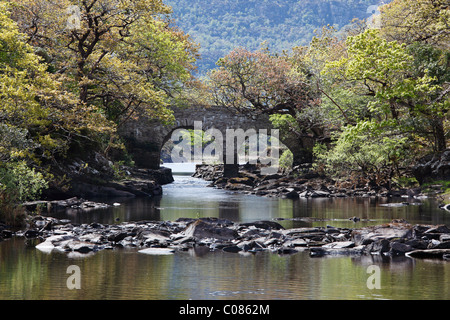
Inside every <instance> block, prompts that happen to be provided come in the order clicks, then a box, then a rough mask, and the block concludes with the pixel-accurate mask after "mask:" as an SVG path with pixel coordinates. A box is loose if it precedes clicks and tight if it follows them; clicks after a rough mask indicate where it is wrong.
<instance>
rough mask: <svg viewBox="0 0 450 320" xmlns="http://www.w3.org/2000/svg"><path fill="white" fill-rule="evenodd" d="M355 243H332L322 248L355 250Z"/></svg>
mask: <svg viewBox="0 0 450 320" xmlns="http://www.w3.org/2000/svg"><path fill="white" fill-rule="evenodd" d="M354 246H355V243H354V242H353V241H337V242H332V243H327V244H325V245H323V246H322V248H326V249H345V248H353V247H354Z"/></svg>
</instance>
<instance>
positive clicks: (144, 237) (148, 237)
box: [127, 229, 170, 243]
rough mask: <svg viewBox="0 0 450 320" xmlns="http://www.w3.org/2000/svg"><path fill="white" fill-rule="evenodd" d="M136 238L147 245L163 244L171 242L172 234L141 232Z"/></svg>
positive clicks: (150, 231) (156, 231) (154, 231)
mask: <svg viewBox="0 0 450 320" xmlns="http://www.w3.org/2000/svg"><path fill="white" fill-rule="evenodd" d="M127 234H128V233H127ZM136 238H137V239H139V240H141V241H144V242H145V243H151V242H162V241H167V240H170V232H168V231H162V230H151V229H147V230H141V231H139V232H138V233H137V236H136Z"/></svg>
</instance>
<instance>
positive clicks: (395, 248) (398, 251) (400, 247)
mask: <svg viewBox="0 0 450 320" xmlns="http://www.w3.org/2000/svg"><path fill="white" fill-rule="evenodd" d="M390 247H391V249H390V253H391V254H393V255H404V254H405V253H406V252H409V251H413V250H414V249H413V247H411V246H410V245H408V244H406V243H401V242H398V241H393V242H391V244H390Z"/></svg>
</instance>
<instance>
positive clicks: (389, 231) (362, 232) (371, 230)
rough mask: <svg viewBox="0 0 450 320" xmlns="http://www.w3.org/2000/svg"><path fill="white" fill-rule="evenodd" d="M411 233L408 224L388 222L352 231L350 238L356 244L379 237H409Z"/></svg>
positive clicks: (389, 238)
mask: <svg viewBox="0 0 450 320" xmlns="http://www.w3.org/2000/svg"><path fill="white" fill-rule="evenodd" d="M412 235H413V231H412V227H411V226H410V225H408V224H395V223H389V224H385V225H379V226H370V227H365V228H361V229H357V230H353V231H352V238H353V241H355V244H356V245H360V244H363V243H365V242H367V241H371V240H372V241H376V240H380V239H386V240H391V239H395V238H405V239H411V238H412Z"/></svg>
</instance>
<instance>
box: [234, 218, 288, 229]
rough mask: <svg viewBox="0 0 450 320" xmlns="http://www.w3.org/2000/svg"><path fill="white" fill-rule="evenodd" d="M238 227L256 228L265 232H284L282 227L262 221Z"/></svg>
mask: <svg viewBox="0 0 450 320" xmlns="http://www.w3.org/2000/svg"><path fill="white" fill-rule="evenodd" d="M239 225H240V226H245V227H250V226H254V227H256V228H260V229H265V230H284V227H283V226H282V225H281V224H279V223H277V222H275V221H266V220H263V221H255V222H246V223H241V224H239Z"/></svg>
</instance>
